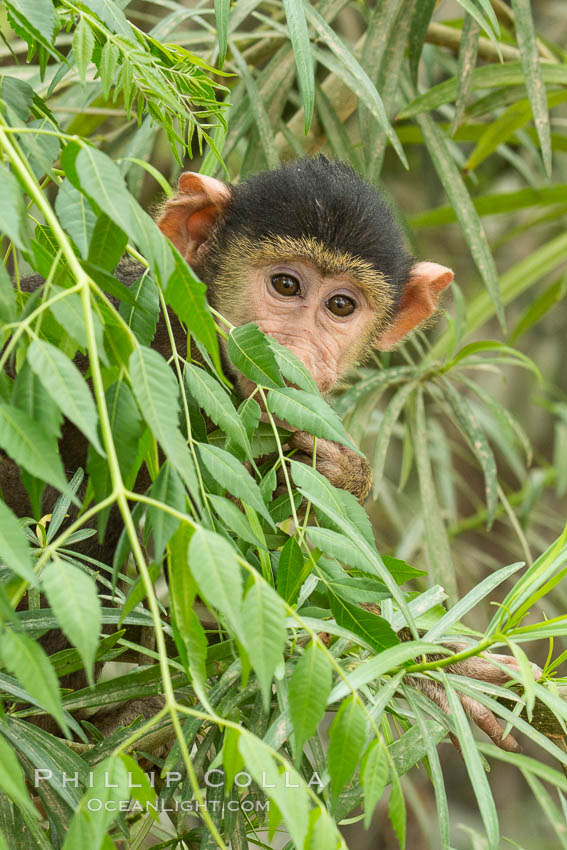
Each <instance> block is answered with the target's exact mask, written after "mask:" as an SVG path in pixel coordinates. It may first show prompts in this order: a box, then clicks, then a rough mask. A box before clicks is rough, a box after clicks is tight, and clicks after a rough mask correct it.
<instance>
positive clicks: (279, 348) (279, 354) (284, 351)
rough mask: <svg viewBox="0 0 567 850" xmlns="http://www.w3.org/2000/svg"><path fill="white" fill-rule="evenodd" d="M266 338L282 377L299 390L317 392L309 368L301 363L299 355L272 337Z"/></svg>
mask: <svg viewBox="0 0 567 850" xmlns="http://www.w3.org/2000/svg"><path fill="white" fill-rule="evenodd" d="M267 339H268V343H269V345H270V348H271V349H272V351H273V352H274V355H275V358H276V363H277V364H278V367H279V370H280V372H281V374H282V375H283V377H284V378H287V380H288V381H290V382H291V383H292V384H297V386H298V387H299V389H300V390H305V392H308V393H318V392H319V390H318V388H317V384H316V383H315V379H314V378H313V376H312V374H311V372H310V371H309V369H308V368H307V367H306V366H304V365H303V363H302V362H301V360H300V359H299V357H297V355H296V354H294V353H293V351H290V349H289V348H287V347H286V346H285V345H280V344H279V342H276V340H275V339H274V338H273V337H271V336H269V337H268V338H267Z"/></svg>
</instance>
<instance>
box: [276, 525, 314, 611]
mask: <svg viewBox="0 0 567 850" xmlns="http://www.w3.org/2000/svg"><path fill="white" fill-rule="evenodd" d="M310 571H311V564H310V563H309V562H308V561H305V559H304V557H303V555H302V554H301V549H300V548H299V545H298V543H297V541H296V539H295V537H290V538H289V540H288V541H287V543H286V544H285V546H284V547H283V549H282V551H281V554H280V559H279V562H278V573H277V576H276V580H277V581H276V583H277V589H278V593H279V595H280V596H281V597H282V598H283V599H285V601H286V602H288V603H289V604H290V605H293V604H294V603H295V602H296V601H297V597H298V596H299V591H300V590H301V585H302V584H303V582H304V581H305V579H306V578H307V576H308V575H309V573H310Z"/></svg>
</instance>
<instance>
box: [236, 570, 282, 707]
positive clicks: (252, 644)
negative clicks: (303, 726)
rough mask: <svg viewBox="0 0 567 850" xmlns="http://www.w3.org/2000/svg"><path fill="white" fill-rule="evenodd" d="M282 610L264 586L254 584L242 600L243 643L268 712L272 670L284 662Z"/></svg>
mask: <svg viewBox="0 0 567 850" xmlns="http://www.w3.org/2000/svg"><path fill="white" fill-rule="evenodd" d="M284 618H285V610H284V606H283V603H282V600H281V599H280V597H279V596H278V595H277V593H275V591H274V590H272V588H271V587H270V586H269V585H268V584H266V583H265V582H261V581H256V582H255V583H254V584H253V585H252V587H251V588H250V589H249V591H248V593H247V594H246V596H245V597H244V602H243V603H242V611H241V635H242V641H243V643H244V646H245V648H246V651H247V653H248V656H249V658H250V663H251V664H252V667H253V668H254V671H255V673H256V675H257V676H258V681H259V683H260V690H261V692H262V698H263V701H264V708H265V710H266V711H267V710H268V708H269V705H270V694H271V690H272V678H273V675H274V670H275V669H276V667H277V666H278V664H279V663H280V661H282V659H283V648H284V644H285V639H286V630H285V626H284Z"/></svg>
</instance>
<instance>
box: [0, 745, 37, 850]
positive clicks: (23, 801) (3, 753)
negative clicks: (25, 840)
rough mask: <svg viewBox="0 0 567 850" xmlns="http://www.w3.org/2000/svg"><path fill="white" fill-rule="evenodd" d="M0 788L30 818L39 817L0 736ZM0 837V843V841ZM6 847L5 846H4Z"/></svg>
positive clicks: (16, 763)
mask: <svg viewBox="0 0 567 850" xmlns="http://www.w3.org/2000/svg"><path fill="white" fill-rule="evenodd" d="M0 788H1V789H2V791H3V792H4V793H5V794H7V795H8V797H9V798H10V799H11V800H13V801H14V803H16V805H18V806H21V807H22V808H23V809H25V810H26V811H27V812H28V813H29V814H30V815H32V817H34V818H38V819H39V817H40V815H39V812H38V811H37V809H36V808H35V806H34V805H33V803H32V801H31V800H30V798H29V796H28V793H27V790H26V781H25V778H24V772H23V770H22V768H21V766H20V763H19V761H18V759H17V758H16V755H15V753H14V751H13V749H12V747H11V746H10V745H9V744H8V743H7V742H6V741H5V739H4V738H3V737H2V735H0ZM1 840H2V839H1V835H0V841H1ZM4 846H5V847H7V845H4Z"/></svg>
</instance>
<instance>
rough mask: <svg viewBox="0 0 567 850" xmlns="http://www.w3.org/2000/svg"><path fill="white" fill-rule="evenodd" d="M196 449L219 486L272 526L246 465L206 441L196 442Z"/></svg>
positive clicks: (258, 490) (258, 489)
mask: <svg viewBox="0 0 567 850" xmlns="http://www.w3.org/2000/svg"><path fill="white" fill-rule="evenodd" d="M197 451H198V454H199V458H200V459H201V462H202V463H204V465H205V467H206V468H207V470H208V471H209V472H210V474H211V475H212V476H213V478H215V479H216V481H218V483H219V484H220V485H221V487H224V488H225V489H226V490H228V492H229V493H231V494H232V495H233V496H236V497H237V498H238V499H242V501H243V502H246V503H247V504H248V505H250V507H252V508H254V510H255V511H258V513H259V514H260V515H261V516H263V517H264V519H265V520H266V521H267V522H268V523H269V524H270V525H271V526H272V527H274V524H273V522H272V518H271V516H270V514H269V513H268V510H267V508H266V506H265V504H264V500H263V499H262V493H261V491H260V488H259V487H258V485H257V484H256V482H255V481H254V479H253V478H252V476H251V475H250V473H249V472H248V470H247V469H246V467H244V466H243V465H242V463H240V461H238V460H237V459H236V458H235V457H234V455H231V454H229V452H227V451H225V450H224V449H221V448H219V447H218V446H209V445H208V444H207V443H198V444H197Z"/></svg>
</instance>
